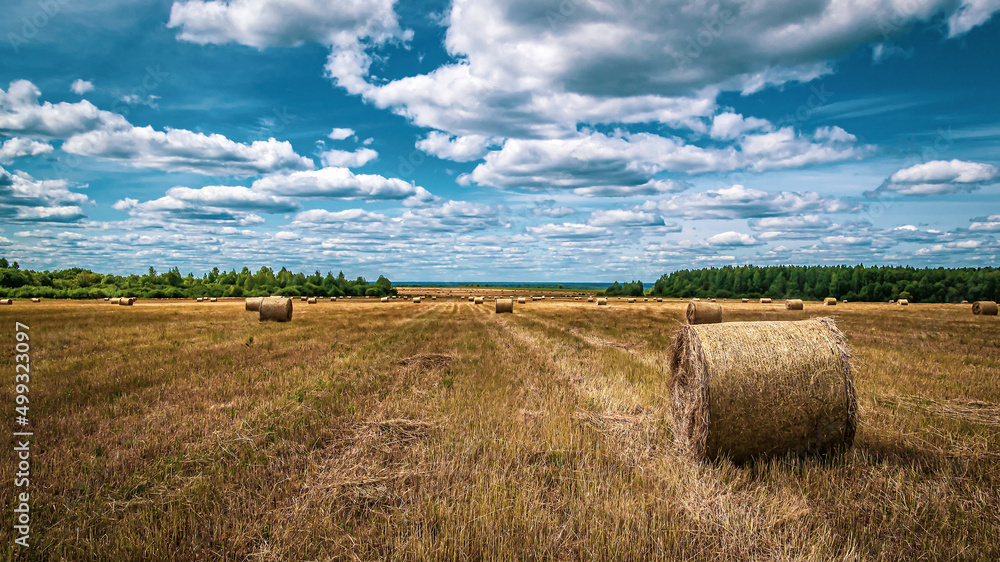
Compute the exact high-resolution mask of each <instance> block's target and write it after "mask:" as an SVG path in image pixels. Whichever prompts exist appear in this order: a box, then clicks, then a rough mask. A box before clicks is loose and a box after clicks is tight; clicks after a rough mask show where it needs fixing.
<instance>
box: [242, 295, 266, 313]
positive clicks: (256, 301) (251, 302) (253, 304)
mask: <svg viewBox="0 0 1000 562" xmlns="http://www.w3.org/2000/svg"><path fill="white" fill-rule="evenodd" d="M262 300H264V297H253V298H249V299H247V300H246V301H245V303H244V306H245V307H246V310H247V312H257V311H259V310H260V302H261V301H262Z"/></svg>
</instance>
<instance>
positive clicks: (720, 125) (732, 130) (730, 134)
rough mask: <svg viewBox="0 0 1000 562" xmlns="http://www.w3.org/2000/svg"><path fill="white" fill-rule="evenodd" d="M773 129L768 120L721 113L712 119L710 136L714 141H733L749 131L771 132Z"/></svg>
mask: <svg viewBox="0 0 1000 562" xmlns="http://www.w3.org/2000/svg"><path fill="white" fill-rule="evenodd" d="M772 129H773V127H772V126H771V123H770V122H769V121H767V120H766V119H757V118H756V117H747V118H745V117H743V115H742V114H739V113H720V114H718V115H716V116H715V117H714V118H713V119H712V129H711V130H710V131H709V135H710V136H711V137H712V138H713V139H719V140H733V139H736V138H739V137H740V136H742V135H743V134H744V133H746V132H748V131H755V130H764V131H771V130H772Z"/></svg>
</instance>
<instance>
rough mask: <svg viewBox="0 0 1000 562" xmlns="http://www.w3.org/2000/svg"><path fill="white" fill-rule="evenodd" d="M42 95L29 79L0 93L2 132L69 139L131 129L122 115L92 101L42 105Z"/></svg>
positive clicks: (16, 81)
mask: <svg viewBox="0 0 1000 562" xmlns="http://www.w3.org/2000/svg"><path fill="white" fill-rule="evenodd" d="M40 95H41V92H40V91H39V90H38V88H37V87H35V85H34V84H32V83H31V82H28V81H27V80H15V81H13V82H11V83H10V87H9V88H8V89H7V91H6V92H4V91H3V90H0V133H4V134H10V135H13V134H18V135H24V136H33V137H46V138H67V137H69V136H72V135H75V134H79V133H85V132H88V131H96V130H119V129H127V128H129V127H130V125H129V123H128V121H126V120H125V118H124V117H122V116H121V115H118V114H117V113H111V112H110V111H102V110H100V109H97V108H96V107H94V105H93V104H91V103H90V102H89V101H86V100H84V101H81V102H77V103H65V102H63V103H57V104H52V103H49V102H45V103H39V102H38V98H39V96H40Z"/></svg>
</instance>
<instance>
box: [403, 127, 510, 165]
mask: <svg viewBox="0 0 1000 562" xmlns="http://www.w3.org/2000/svg"><path fill="white" fill-rule="evenodd" d="M490 144H492V141H491V139H490V138H489V137H485V136H482V135H466V136H460V137H455V136H452V135H449V134H448V133H442V132H441V131H431V132H430V133H428V134H427V136H426V137H425V138H423V139H421V140H419V141H417V144H416V147H417V148H418V149H420V150H422V151H424V152H426V153H427V154H430V155H431V156H437V157H438V158H441V159H444V160H452V161H454V162H470V161H472V160H479V159H480V158H482V157H483V156H485V155H486V153H487V152H488V148H489V146H490Z"/></svg>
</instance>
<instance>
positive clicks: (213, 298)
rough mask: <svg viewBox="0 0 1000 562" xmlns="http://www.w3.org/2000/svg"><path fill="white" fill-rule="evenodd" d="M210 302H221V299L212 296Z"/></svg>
mask: <svg viewBox="0 0 1000 562" xmlns="http://www.w3.org/2000/svg"><path fill="white" fill-rule="evenodd" d="M209 302H219V299H218V298H216V297H212V298H211V299H209Z"/></svg>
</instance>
